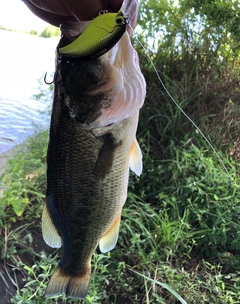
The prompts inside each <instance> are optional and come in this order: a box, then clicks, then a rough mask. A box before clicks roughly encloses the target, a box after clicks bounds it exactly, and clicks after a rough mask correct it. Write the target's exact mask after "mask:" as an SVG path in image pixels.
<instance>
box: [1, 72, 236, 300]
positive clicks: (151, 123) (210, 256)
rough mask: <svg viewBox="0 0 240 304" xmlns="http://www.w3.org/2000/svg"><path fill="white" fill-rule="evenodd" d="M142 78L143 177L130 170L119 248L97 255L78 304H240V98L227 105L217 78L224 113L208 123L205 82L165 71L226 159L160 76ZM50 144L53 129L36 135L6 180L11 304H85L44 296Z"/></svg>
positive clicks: (48, 270) (52, 261) (4, 243)
mask: <svg viewBox="0 0 240 304" xmlns="http://www.w3.org/2000/svg"><path fill="white" fill-rule="evenodd" d="M174 71H175V70H174ZM146 75H147V77H146V78H147V82H148V94H147V98H146V102H145V105H144V107H143V109H142V111H141V115H140V120H139V128H138V141H139V143H140V146H141V149H142V152H143V160H144V170H143V174H142V175H141V177H140V178H137V177H136V176H135V175H134V174H133V173H131V174H130V182H129V191H128V199H127V202H126V204H125V207H124V209H123V213H122V221H121V228H120V235H119V240H118V243H117V246H116V248H115V249H114V250H113V251H111V252H110V253H108V254H101V253H100V252H99V251H98V250H97V251H96V253H95V254H94V256H93V259H92V276H91V285H90V288H89V293H88V295H87V297H86V299H85V300H84V301H83V302H82V303H84V304H90V303H94V304H109V303H111V304H124V303H126V304H130V303H131V304H139V303H153V304H154V303H164V304H179V303H188V304H195V303H196V304H202V303H209V304H211V303H212V304H216V303H217V304H231V303H234V304H237V303H240V300H239V299H240V276H239V272H240V224H239V223H240V202H239V185H240V177H239V173H238V172H239V169H240V168H239V166H240V164H239V163H238V162H237V161H235V160H234V159H232V158H231V157H229V151H230V149H231V140H232V137H231V136H230V135H229V134H230V133H234V134H235V133H236V130H237V128H238V116H239V114H238V113H239V106H238V104H237V102H236V98H235V97H236V96H237V92H236V91H233V95H234V96H235V97H234V98H232V100H234V102H231V103H229V100H231V94H230V93H231V91H232V87H231V86H230V87H229V88H228V86H227V83H225V82H224V87H223V89H222V90H224V92H222V91H220V87H221V84H219V83H220V81H219V80H218V81H215V80H213V81H212V82H211V80H209V82H208V85H209V86H210V87H211V90H212V91H213V92H214V94H213V95H214V100H216V101H218V96H217V93H216V92H218V91H219V95H221V96H222V93H224V94H226V95H227V97H228V101H227V103H225V104H223V103H222V104H221V103H220V102H219V104H218V103H215V105H217V107H219V108H220V106H222V112H221V114H218V115H216V116H214V118H213V121H214V122H212V120H211V119H212V116H211V115H212V114H211V115H210V114H209V115H207V113H206V111H207V110H206V109H208V105H206V102H207V101H206V100H205V99H206V98H205V97H206V96H205V95H207V93H208V88H207V89H206V91H203V93H202V95H201V96H200V95H199V90H200V89H201V90H202V88H203V87H204V83H205V82H204V81H205V80H204V79H203V80H202V83H196V81H189V79H188V77H190V76H189V75H190V74H187V73H185V74H184V81H183V84H180V83H179V81H176V80H174V79H173V80H171V79H170V78H168V77H167V76H166V75H165V76H164V75H162V76H163V78H164V81H165V82H166V83H167V87H170V88H171V94H172V95H173V96H174V98H175V99H176V100H177V101H178V100H180V102H179V104H180V106H181V107H182V108H183V109H184V110H186V111H187V112H188V114H189V115H190V116H191V117H193V118H194V121H196V122H198V125H200V127H201V129H202V130H203V132H204V134H207V135H208V137H209V139H210V140H214V141H213V142H214V144H213V145H214V147H217V150H218V153H219V156H220V158H221V159H222V163H221V162H219V158H218V157H217V155H216V154H215V153H214V151H213V150H212V149H211V148H210V147H209V145H208V144H207V143H206V141H205V140H204V139H203V138H202V137H201V136H200V134H199V133H198V132H197V131H196V130H194V128H192V126H191V124H190V123H189V121H188V120H187V119H186V118H185V117H184V116H183V115H182V113H181V112H180V111H179V110H178V109H177V108H176V106H175V105H173V104H172V103H171V102H170V100H169V97H167V96H166V94H165V93H164V92H163V90H162V88H161V87H159V85H158V83H157V82H156V78H155V80H154V76H153V75H152V74H151V73H149V71H148V73H146ZM226 77H229V76H228V75H227V76H226ZM218 82H219V83H218ZM191 85H192V87H191ZM225 90H226V92H225ZM215 93H216V94H215ZM199 96H200V97H199ZM202 96H205V97H204V98H205V99H203V104H201V102H200V101H199V100H200V99H201V98H202ZM221 96H220V97H221ZM224 96H225V95H224ZM37 98H48V93H46V94H43V93H40V94H39V96H38V97H37ZM221 98H222V97H221ZM221 98H220V99H221ZM224 98H225V97H224ZM225 99H226V98H225ZM225 99H224V100H225ZM196 100H197V102H196ZM215 105H214V104H211V107H210V108H211V111H210V110H209V113H212V109H213V108H214V106H215ZM201 111H202V112H201ZM191 114H192V115H191ZM230 114H231V115H230ZM214 123H215V124H214ZM228 136H230V137H229V138H228ZM47 141H48V131H41V132H39V130H38V132H37V134H36V136H33V137H32V138H30V139H29V141H28V143H27V145H26V146H25V147H24V149H19V150H18V151H17V153H16V155H15V157H14V158H13V159H11V160H9V162H8V168H7V170H6V171H5V173H4V174H3V176H2V177H1V186H2V188H3V194H2V196H1V197H0V236H1V238H0V253H1V260H0V262H1V263H0V270H1V271H0V279H2V282H3V284H4V285H5V286H6V289H7V290H8V293H9V294H10V298H11V303H15V304H20V303H21V304H36V303H44V304H52V303H79V302H80V301H78V300H69V299H65V298H62V297H60V298H58V297H53V298H51V299H50V298H45V297H44V293H45V290H46V286H47V283H48V281H49V279H50V276H51V275H52V273H53V271H54V269H55V267H56V265H57V263H58V261H59V253H58V251H57V250H52V249H50V248H49V247H48V246H47V245H45V244H44V242H43V240H42V236H41V213H42V206H43V202H44V198H45V188H46V176H45V174H46V153H47ZM226 146H227V147H228V148H226ZM223 164H224V166H225V167H226V168H227V171H228V172H226V170H225V169H224V167H223ZM11 286H13V287H14V288H13V289H12V288H11ZM1 300H2V299H1Z"/></svg>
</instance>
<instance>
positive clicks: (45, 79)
mask: <svg viewBox="0 0 240 304" xmlns="http://www.w3.org/2000/svg"><path fill="white" fill-rule="evenodd" d="M44 82H45V83H46V84H48V85H50V84H53V83H54V82H55V74H54V77H53V81H51V82H47V72H46V73H45V75H44Z"/></svg>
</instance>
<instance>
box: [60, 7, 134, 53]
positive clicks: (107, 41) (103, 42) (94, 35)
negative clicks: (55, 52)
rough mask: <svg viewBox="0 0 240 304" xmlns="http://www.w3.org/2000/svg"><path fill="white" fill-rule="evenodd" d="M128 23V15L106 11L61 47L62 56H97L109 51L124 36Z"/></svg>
mask: <svg viewBox="0 0 240 304" xmlns="http://www.w3.org/2000/svg"><path fill="white" fill-rule="evenodd" d="M127 24H128V18H127V16H124V14H123V13H122V12H121V11H119V12H118V13H105V11H104V12H103V13H102V14H100V15H99V16H97V17H96V18H95V19H93V20H92V21H91V22H90V23H89V25H88V26H87V27H86V28H85V30H84V31H83V32H82V34H81V35H80V36H79V37H78V38H77V39H76V40H74V41H73V42H72V43H70V44H68V45H66V46H64V47H62V48H60V49H59V53H60V54H61V55H62V56H74V57H79V58H85V59H90V58H96V57H99V56H101V55H103V54H105V53H106V52H108V51H109V50H110V49H111V48H112V47H113V46H114V45H115V44H116V43H117V42H118V41H119V39H120V38H121V37H122V35H123V34H124V32H125V31H126V26H127Z"/></svg>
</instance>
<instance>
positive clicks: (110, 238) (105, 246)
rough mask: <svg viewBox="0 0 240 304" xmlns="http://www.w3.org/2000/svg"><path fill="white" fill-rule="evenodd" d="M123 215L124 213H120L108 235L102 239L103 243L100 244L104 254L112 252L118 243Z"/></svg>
mask: <svg viewBox="0 0 240 304" xmlns="http://www.w3.org/2000/svg"><path fill="white" fill-rule="evenodd" d="M121 213H122V212H121V211H120V212H119V214H118V215H117V217H116V218H115V220H114V221H113V222H112V224H111V226H110V228H109V229H108V231H107V233H106V234H105V235H104V236H103V237H102V238H101V241H100V243H99V248H100V250H101V252H103V253H104V252H108V251H110V250H112V249H113V248H114V247H115V245H116V243H117V240H118V234H119V226H120V220H121Z"/></svg>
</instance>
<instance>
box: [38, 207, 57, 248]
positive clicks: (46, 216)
mask: <svg viewBox="0 0 240 304" xmlns="http://www.w3.org/2000/svg"><path fill="white" fill-rule="evenodd" d="M42 234H43V239H44V241H45V243H46V244H47V245H48V246H50V247H53V248H60V247H61V245H62V240H61V237H60V236H59V234H58V232H57V229H56V227H55V226H54V224H53V221H52V219H51V216H50V213H49V211H48V208H47V205H46V203H45V204H44V205H43V213H42Z"/></svg>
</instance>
